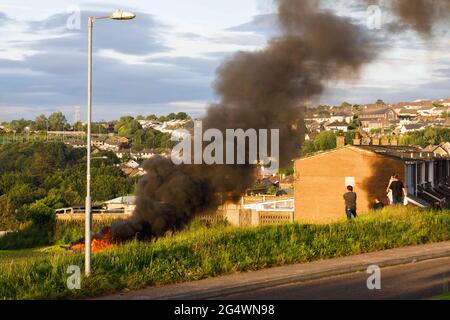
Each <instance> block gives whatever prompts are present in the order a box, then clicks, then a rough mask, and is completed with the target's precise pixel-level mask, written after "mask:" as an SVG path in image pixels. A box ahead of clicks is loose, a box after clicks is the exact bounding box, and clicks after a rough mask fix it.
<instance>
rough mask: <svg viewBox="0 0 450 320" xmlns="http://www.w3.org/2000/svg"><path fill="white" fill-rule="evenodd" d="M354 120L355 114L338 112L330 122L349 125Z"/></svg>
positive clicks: (332, 116)
mask: <svg viewBox="0 0 450 320" xmlns="http://www.w3.org/2000/svg"><path fill="white" fill-rule="evenodd" d="M352 120H353V113H351V112H344V111H339V112H336V113H335V114H332V115H331V117H330V119H329V121H330V122H331V123H333V122H337V123H344V122H345V123H347V124H349V123H350V122H352Z"/></svg>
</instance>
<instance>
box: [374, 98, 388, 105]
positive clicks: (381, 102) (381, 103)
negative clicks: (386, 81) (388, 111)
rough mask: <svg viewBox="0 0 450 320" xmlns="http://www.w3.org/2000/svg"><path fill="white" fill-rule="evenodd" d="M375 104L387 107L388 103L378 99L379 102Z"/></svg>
mask: <svg viewBox="0 0 450 320" xmlns="http://www.w3.org/2000/svg"><path fill="white" fill-rule="evenodd" d="M375 104H378V105H385V104H386V103H384V101H383V100H381V99H378V100H377V102H375Z"/></svg>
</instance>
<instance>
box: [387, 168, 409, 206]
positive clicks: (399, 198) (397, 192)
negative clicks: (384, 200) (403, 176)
mask: <svg viewBox="0 0 450 320" xmlns="http://www.w3.org/2000/svg"><path fill="white" fill-rule="evenodd" d="M387 191H388V192H389V191H392V204H393V205H402V204H403V200H404V198H405V197H406V195H407V193H406V189H405V185H404V184H403V182H402V181H400V177H399V175H398V174H395V175H394V176H393V177H392V180H391V182H390V183H389V187H388V189H387Z"/></svg>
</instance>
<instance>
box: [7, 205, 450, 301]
mask: <svg viewBox="0 0 450 320" xmlns="http://www.w3.org/2000/svg"><path fill="white" fill-rule="evenodd" d="M446 240H450V212H448V211H446V212H429V211H420V210H413V209H404V208H398V209H394V210H393V209H386V210H384V211H382V212H378V213H372V214H370V215H367V216H364V217H361V218H359V219H357V220H355V221H353V222H351V223H348V222H344V221H343V222H340V223H335V224H330V225H301V224H291V225H282V226H265V227H259V228H249V229H236V228H233V227H230V226H223V225H222V226H214V227H211V228H205V227H198V226H196V227H191V228H189V229H188V230H186V231H184V232H181V233H178V234H176V235H167V236H166V237H164V238H161V239H159V240H157V241H153V242H151V243H139V242H131V243H128V244H125V245H123V246H118V247H117V248H115V249H114V250H111V251H105V252H102V253H98V254H95V255H94V256H93V275H92V276H91V277H89V278H82V288H81V290H73V291H71V290H68V289H67V288H66V281H67V277H68V274H67V273H66V272H67V268H68V267H69V266H70V265H78V266H80V267H82V266H83V265H84V263H83V256H82V255H80V254H64V253H61V252H59V251H58V250H56V249H55V251H51V252H49V253H47V255H42V256H40V255H39V253H36V252H34V251H32V252H31V253H32V254H37V256H32V257H30V258H28V259H27V258H23V257H22V258H20V259H15V258H14V257H11V256H9V257H8V258H4V257H2V255H3V254H4V253H1V254H0V261H1V260H3V263H0V298H2V299H61V298H81V297H86V296H96V295H101V294H105V293H111V292H117V291H120V290H122V289H125V288H127V289H137V288H141V287H144V286H150V285H164V284H169V283H177V282H183V281H190V280H198V279H203V278H207V277H213V276H218V275H223V274H229V273H234V272H243V271H252V270H257V269H261V268H266V267H273V266H279V265H285V264H292V263H302V262H309V261H315V260H319V259H327V258H333V257H341V256H349V255H354V254H361V253H365V252H372V251H379V250H384V249H390V248H396V247H403V246H409V245H416V244H423V243H432V242H439V241H446ZM15 254H18V253H15ZM19 256H20V254H19ZM81 269H82V268H81Z"/></svg>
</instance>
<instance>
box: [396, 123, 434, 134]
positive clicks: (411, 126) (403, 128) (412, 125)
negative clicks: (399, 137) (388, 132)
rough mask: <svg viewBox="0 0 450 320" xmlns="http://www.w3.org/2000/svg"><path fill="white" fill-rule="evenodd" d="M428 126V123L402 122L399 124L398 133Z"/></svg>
mask: <svg viewBox="0 0 450 320" xmlns="http://www.w3.org/2000/svg"><path fill="white" fill-rule="evenodd" d="M428 127H429V124H428V123H423V122H420V123H419V122H418V123H410V124H403V125H401V126H400V128H399V129H400V133H401V134H405V133H408V132H414V131H418V130H424V129H426V128H428Z"/></svg>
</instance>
